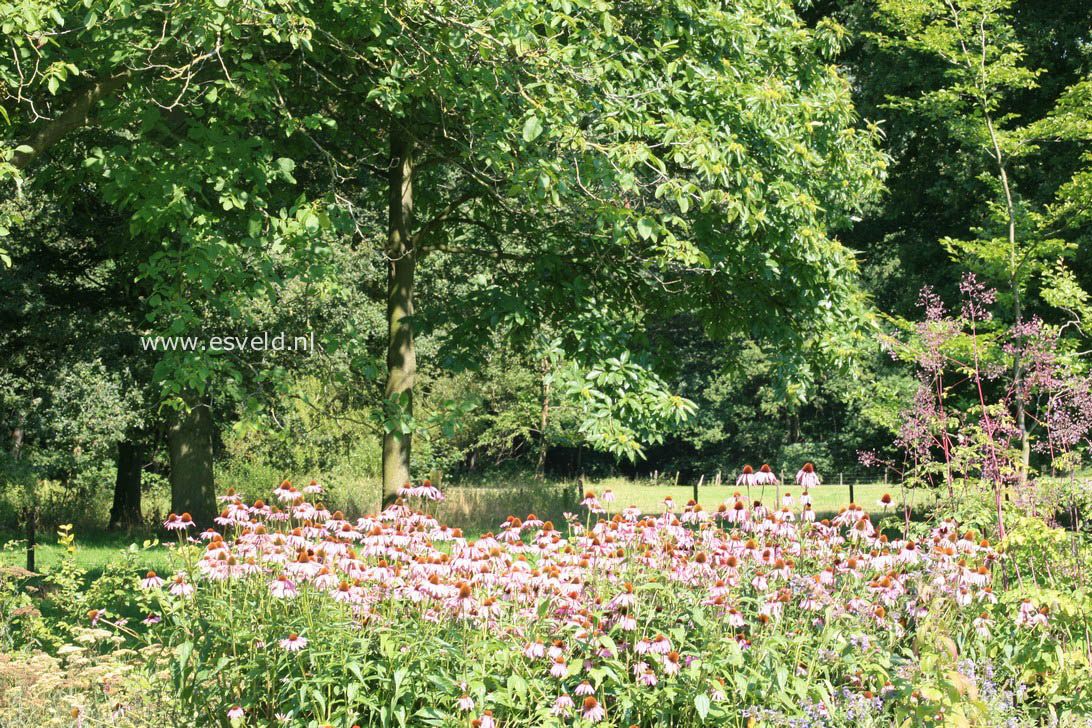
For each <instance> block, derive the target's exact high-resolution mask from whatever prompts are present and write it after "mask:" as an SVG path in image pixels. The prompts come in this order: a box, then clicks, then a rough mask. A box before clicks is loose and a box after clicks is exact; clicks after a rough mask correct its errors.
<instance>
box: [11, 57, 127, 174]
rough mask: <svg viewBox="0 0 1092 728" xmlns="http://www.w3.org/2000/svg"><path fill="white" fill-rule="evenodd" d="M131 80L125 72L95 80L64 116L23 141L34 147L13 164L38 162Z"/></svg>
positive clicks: (79, 95) (23, 167)
mask: <svg viewBox="0 0 1092 728" xmlns="http://www.w3.org/2000/svg"><path fill="white" fill-rule="evenodd" d="M128 80H129V72H128V71H121V72H119V73H116V74H114V75H112V76H107V77H106V78H103V79H99V80H97V81H93V82H92V83H91V85H89V86H88V87H87V88H85V89H84V90H82V91H80V92H78V93H76V94H75V95H74V96H73V97H72V101H71V103H69V105H68V107H67V108H66V109H65V110H64V111H63V112H62V113H61V115H60V116H58V117H57V118H56V119H51V120H49V121H47V122H46V123H45V125H44V126H42V127H41V128H40V129H38V131H36V132H35V133H34V135H33V136H32V137H31V138H30V139H28V140H27V141H25V142H23V145H25V146H28V147H30V151H29V152H16V153H15V155H14V156H13V157H12V158H11V163H12V164H13V165H15V167H16V168H17V169H26V168H27V167H29V166H30V165H31V163H32V162H34V160H35V159H37V158H38V157H39V156H40V155H41V154H42V153H43V152H46V151H48V150H49V148H50V147H52V146H53V145H54V144H56V143H57V142H59V141H60V140H61V139H63V138H64V136H65V135H66V134H68V133H69V132H70V131H73V130H75V129H78V128H80V127H81V126H83V125H84V124H85V123H86V122H87V116H88V115H89V114H90V113H91V107H93V106H94V105H95V104H96V103H97V102H98V101H100V100H101V99H104V98H106V97H107V96H109V95H110V94H112V93H114V92H115V91H117V90H118V89H120V88H121V87H122V86H124V85H125V83H126V82H127V81H128ZM23 145H20V146H23Z"/></svg>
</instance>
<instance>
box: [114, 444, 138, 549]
mask: <svg viewBox="0 0 1092 728" xmlns="http://www.w3.org/2000/svg"><path fill="white" fill-rule="evenodd" d="M117 462H118V475H117V479H116V480H115V481H114V505H113V507H112V508H111V509H110V523H109V526H108V528H110V529H111V530H114V529H117V528H133V527H136V526H139V525H140V524H141V520H142V517H141V514H140V478H141V473H142V472H143V471H144V448H143V447H142V446H141V444H140V443H138V442H133V441H123V442H119V443H118V461H117Z"/></svg>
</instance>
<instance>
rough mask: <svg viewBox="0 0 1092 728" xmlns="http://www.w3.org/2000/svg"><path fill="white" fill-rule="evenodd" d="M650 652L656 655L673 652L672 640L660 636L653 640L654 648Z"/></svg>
mask: <svg viewBox="0 0 1092 728" xmlns="http://www.w3.org/2000/svg"><path fill="white" fill-rule="evenodd" d="M648 651H649V652H651V653H653V654H656V655H666V654H667V653H668V652H671V640H669V639H668V638H667V637H664V636H663V635H662V634H658V635H656V639H654V640H652V646H651V647H650V648H649V650H648Z"/></svg>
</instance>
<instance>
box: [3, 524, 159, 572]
mask: <svg viewBox="0 0 1092 728" xmlns="http://www.w3.org/2000/svg"><path fill="white" fill-rule="evenodd" d="M75 536H76V557H75V558H76V564H77V565H78V566H80V567H81V568H83V569H87V571H88V572H89V573H88V576H89V577H91V578H94V577H96V576H98V575H99V574H101V573H102V567H103V565H104V564H106V563H107V562H109V561H113V560H115V559H120V558H121V553H120V552H121V551H122V550H124V549H128V548H129V545H130V544H133V543H135V544H136V545H137V548H140V547H141V545H142V544H143V543H144V541H145V539H150V538H153V537H152V536H148V535H141V534H138V533H132V534H130V533H125V532H105V531H88V532H81V531H76V532H75ZM38 538H39V542H38V544H37V545H36V546H35V547H34V560H35V563H34V566H35V570H36V571H38V572H41V571H42V570H43V569H46V568H49V567H51V566H56V565H57V564H59V563H60V562H61V559H62V558H64V554H65V550H64V546H61V545H59V544H58V543H57V537H56V534H45V533H39V535H38ZM21 539H25V535H23V534H17V533H11V532H6V533H3V534H0V544H6V543H8V542H9V541H12V540H20V542H19V543H18V544H15V545H14V546H13V547H12V548H11V550H6V551H5V558H4V561H5V562H6V563H12V564H15V565H16V566H26V542H25V540H21ZM138 563H140V564H142V567H141V568H142V569H144V570H147V569H153V570H155V571H156V572H158V573H161V574H165V573H168V572H169V571H170V568H169V565H168V562H167V551H166V549H149V550H148V551H144V552H142V553H141V554H140V556H139V558H138Z"/></svg>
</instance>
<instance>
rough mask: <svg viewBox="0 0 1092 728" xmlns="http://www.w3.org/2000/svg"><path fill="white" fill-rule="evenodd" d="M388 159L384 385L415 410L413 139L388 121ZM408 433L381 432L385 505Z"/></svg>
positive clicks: (400, 469)
mask: <svg viewBox="0 0 1092 728" xmlns="http://www.w3.org/2000/svg"><path fill="white" fill-rule="evenodd" d="M390 144H391V159H390V170H389V177H388V180H389V185H390V188H389V195H390V197H389V201H388V216H389V221H388V228H387V260H388V266H389V267H388V269H387V326H388V330H387V387H386V392H385V394H386V397H387V400H388V403H390V404H392V405H396V406H397V407H398V409H399V410H401V413H402V415H401V416H402V417H409V416H410V415H412V414H413V383H414V379H415V377H416V375H417V352H416V349H415V348H414V343H413V328H412V326H411V324H410V322H409V321H406V320H405V319H406V317H407V316H413V283H414V281H413V276H414V269H415V267H416V263H417V251H416V250H415V249H414V247H413V241H412V238H411V236H410V226H411V225H412V220H413V142H412V141H411V140H410V138H409V136H408V135H407V134H406V133H405V132H404V131H402V130H401V129H399V128H398V126H397V122H393V123H392V125H391V142H390ZM411 441H412V434H411V433H408V432H402V431H401V429H398V428H395V429H394V431H392V432H388V433H386V434H384V436H383V504H384V505H386V504H388V503H390V502H391V501H393V500H394V498H395V497H396V491H397V490H398V488H400V487H402V485H403V484H405V483H407V482H408V481H409V480H410V445H411Z"/></svg>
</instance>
